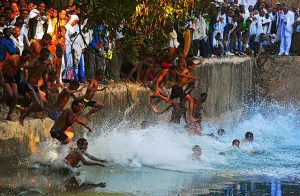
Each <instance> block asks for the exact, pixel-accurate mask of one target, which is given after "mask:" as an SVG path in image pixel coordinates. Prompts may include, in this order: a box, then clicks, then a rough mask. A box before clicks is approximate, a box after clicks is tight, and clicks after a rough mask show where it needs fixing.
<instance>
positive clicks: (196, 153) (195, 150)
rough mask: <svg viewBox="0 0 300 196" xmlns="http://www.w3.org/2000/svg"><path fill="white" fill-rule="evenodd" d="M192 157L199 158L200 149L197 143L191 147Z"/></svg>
mask: <svg viewBox="0 0 300 196" xmlns="http://www.w3.org/2000/svg"><path fill="white" fill-rule="evenodd" d="M192 150H193V159H200V156H201V155H202V149H201V148H200V146H199V145H194V146H193V148H192Z"/></svg>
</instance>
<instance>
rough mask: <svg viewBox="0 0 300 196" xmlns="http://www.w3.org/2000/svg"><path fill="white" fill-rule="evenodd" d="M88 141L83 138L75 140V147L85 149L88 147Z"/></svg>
mask: <svg viewBox="0 0 300 196" xmlns="http://www.w3.org/2000/svg"><path fill="white" fill-rule="evenodd" d="M88 144H89V143H88V141H87V140H86V139H84V138H80V139H79V140H77V147H78V149H79V150H82V151H86V150H87V148H88Z"/></svg>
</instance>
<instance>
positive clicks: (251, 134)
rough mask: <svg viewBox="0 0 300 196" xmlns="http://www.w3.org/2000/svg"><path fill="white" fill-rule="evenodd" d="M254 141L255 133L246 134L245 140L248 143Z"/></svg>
mask: <svg viewBox="0 0 300 196" xmlns="http://www.w3.org/2000/svg"><path fill="white" fill-rule="evenodd" d="M253 139H254V137H253V133H251V132H247V133H245V140H246V141H248V142H253Z"/></svg>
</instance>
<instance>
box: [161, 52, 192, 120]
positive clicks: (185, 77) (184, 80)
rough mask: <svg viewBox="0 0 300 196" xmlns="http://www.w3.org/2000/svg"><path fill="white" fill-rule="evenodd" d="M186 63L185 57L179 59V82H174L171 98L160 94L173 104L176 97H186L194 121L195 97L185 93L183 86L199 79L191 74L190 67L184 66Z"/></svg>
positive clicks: (190, 117)
mask: <svg viewBox="0 0 300 196" xmlns="http://www.w3.org/2000/svg"><path fill="white" fill-rule="evenodd" d="M185 64H186V63H185V60H184V59H183V58H181V59H180V60H179V66H180V69H179V76H178V82H177V83H176V84H174V85H173V87H172V92H171V95H170V99H168V98H166V97H163V96H160V97H161V98H162V99H163V100H165V101H166V102H167V103H169V104H173V100H174V99H175V98H180V99H185V100H187V101H189V109H190V115H189V119H190V121H192V122H194V121H196V120H195V118H194V117H193V111H194V99H193V98H192V96H191V95H189V94H185V93H184V90H183V87H184V86H185V85H187V84H190V83H192V82H195V81H196V80H197V79H196V77H194V76H191V75H190V69H189V68H186V67H184V66H185Z"/></svg>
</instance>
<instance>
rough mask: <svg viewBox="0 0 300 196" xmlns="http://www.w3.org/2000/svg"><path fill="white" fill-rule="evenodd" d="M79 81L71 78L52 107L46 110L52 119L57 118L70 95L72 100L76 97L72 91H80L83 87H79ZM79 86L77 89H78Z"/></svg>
mask: <svg viewBox="0 0 300 196" xmlns="http://www.w3.org/2000/svg"><path fill="white" fill-rule="evenodd" d="M79 85H80V84H79V82H78V81H76V80H73V81H72V82H71V83H70V85H69V86H68V88H64V89H63V90H62V91H61V92H60V93H59V95H58V97H57V100H56V102H55V104H54V105H53V107H52V108H51V109H50V110H49V111H48V116H49V118H51V119H52V120H57V119H58V118H59V116H60V114H61V111H62V110H63V108H64V107H65V106H66V104H67V103H68V101H69V99H70V97H72V98H73V99H74V100H75V99H76V96H75V95H74V93H77V92H81V91H82V90H83V88H84V86H83V87H81V88H79ZM78 88H79V89H78Z"/></svg>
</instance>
